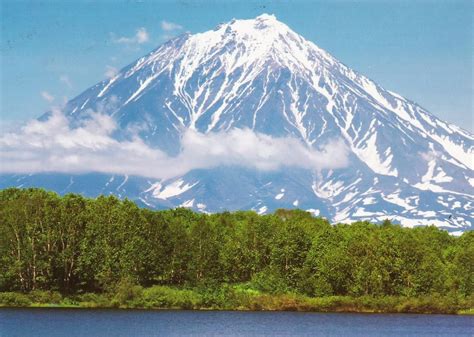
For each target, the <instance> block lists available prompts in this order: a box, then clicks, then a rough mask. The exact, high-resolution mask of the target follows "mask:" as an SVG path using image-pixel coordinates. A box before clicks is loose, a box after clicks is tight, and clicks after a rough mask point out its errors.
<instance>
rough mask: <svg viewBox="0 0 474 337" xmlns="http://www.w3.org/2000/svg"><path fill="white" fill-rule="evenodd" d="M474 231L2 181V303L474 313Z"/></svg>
mask: <svg viewBox="0 0 474 337" xmlns="http://www.w3.org/2000/svg"><path fill="white" fill-rule="evenodd" d="M473 275H474V233H473V232H472V231H468V232H465V233H464V234H463V235H462V236H460V237H454V236H451V235H449V234H448V233H447V232H446V231H443V230H440V229H437V228H436V227H434V226H428V227H414V228H404V227H401V226H398V225H394V224H392V223H391V222H390V221H388V220H386V221H384V222H383V223H382V224H380V225H377V224H371V223H369V222H356V223H353V224H350V225H348V224H335V225H331V224H330V223H329V222H328V221H327V220H326V219H324V218H317V217H313V216H312V215H311V214H309V213H307V212H305V211H302V210H284V209H279V210H277V211H275V212H274V213H273V214H269V215H258V214H256V213H255V212H253V211H237V212H223V213H219V214H203V213H196V212H193V211H191V210H189V209H185V208H178V209H170V210H160V211H155V210H150V209H146V208H140V207H138V206H137V205H136V204H135V203H133V202H132V201H130V200H120V199H118V198H117V197H115V196H99V197H98V198H95V199H91V198H85V197H82V196H81V195H78V194H67V195H64V196H60V195H58V194H56V193H53V192H48V191H45V190H42V189H17V188H9V189H5V190H2V191H0V305H1V306H34V305H45V306H51V305H52V306H54V305H57V306H61V305H62V306H78V307H81V306H85V307H91V306H92V307H120V308H154V309H159V308H181V309H183V308H184V309H240V310H314V311H370V312H372V311H374V312H449V313H457V312H467V313H472V308H473V307H474V306H473V302H474V300H473Z"/></svg>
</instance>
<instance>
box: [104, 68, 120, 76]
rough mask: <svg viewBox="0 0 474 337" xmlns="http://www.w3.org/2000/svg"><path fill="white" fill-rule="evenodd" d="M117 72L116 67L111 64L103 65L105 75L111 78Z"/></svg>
mask: <svg viewBox="0 0 474 337" xmlns="http://www.w3.org/2000/svg"><path fill="white" fill-rule="evenodd" d="M117 73H118V69H117V68H115V67H113V66H109V65H107V66H105V73H104V75H105V77H107V78H112V77H114V76H115V75H117Z"/></svg>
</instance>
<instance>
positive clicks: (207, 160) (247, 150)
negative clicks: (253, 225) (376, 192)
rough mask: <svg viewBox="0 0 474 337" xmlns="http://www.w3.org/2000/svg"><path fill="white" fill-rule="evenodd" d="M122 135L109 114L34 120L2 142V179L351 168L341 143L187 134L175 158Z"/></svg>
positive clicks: (242, 132)
mask: <svg viewBox="0 0 474 337" xmlns="http://www.w3.org/2000/svg"><path fill="white" fill-rule="evenodd" d="M116 129H117V124H116V123H115V121H114V120H113V118H111V117H110V116H108V115H105V114H100V113H96V112H91V114H90V116H89V118H88V119H86V120H84V121H83V122H82V124H81V125H79V126H76V127H72V126H71V125H70V123H69V121H68V119H67V118H66V117H65V116H64V115H63V114H62V113H61V112H60V111H54V112H53V114H52V115H51V116H50V118H49V119H47V120H45V121H38V120H34V121H31V122H29V123H28V124H26V125H25V126H24V127H23V128H22V129H21V130H19V131H18V132H15V133H7V134H4V135H2V136H0V173H39V172H60V173H73V174H79V173H86V172H100V173H109V174H127V175H136V176H143V177H149V178H157V179H168V178H173V177H177V176H180V175H183V174H186V173H187V172H189V171H191V170H193V169H206V168H212V167H217V166H222V165H237V166H243V167H248V168H253V169H257V170H262V171H272V170H278V169H281V168H284V167H299V168H305V169H310V170H321V169H334V168H341V167H344V166H346V165H347V163H348V149H347V147H346V146H345V145H344V143H343V142H342V141H340V140H338V141H332V142H329V143H327V144H326V145H325V146H323V147H322V148H321V149H320V150H316V149H312V148H309V147H307V146H306V145H305V144H303V143H302V142H300V141H299V140H298V139H296V138H291V137H281V138H276V137H271V136H269V135H264V134H261V133H256V132H254V131H252V130H249V129H233V130H230V131H228V132H215V133H207V134H203V133H199V132H197V131H194V130H186V131H184V133H183V136H182V138H181V152H180V153H179V154H178V155H177V156H169V155H167V154H166V153H165V152H163V151H161V150H159V149H156V148H152V147H150V146H149V145H147V144H145V143H144V142H143V140H142V139H141V138H139V137H138V136H136V135H131V136H130V139H129V140H121V141H118V140H116V139H114V138H113V137H112V133H113V132H114V131H115V130H116Z"/></svg>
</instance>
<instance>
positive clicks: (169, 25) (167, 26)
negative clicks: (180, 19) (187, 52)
mask: <svg viewBox="0 0 474 337" xmlns="http://www.w3.org/2000/svg"><path fill="white" fill-rule="evenodd" d="M161 29H163V30H164V31H166V32H169V31H173V30H181V29H183V26H181V25H179V24H177V23H174V22H169V21H166V20H163V21H161Z"/></svg>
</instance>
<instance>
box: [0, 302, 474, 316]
mask: <svg viewBox="0 0 474 337" xmlns="http://www.w3.org/2000/svg"><path fill="white" fill-rule="evenodd" d="M3 309H14V310H17V309H18V310H30V309H33V310H36V309H38V310H41V309H46V310H65V311H67V310H71V311H72V310H77V311H89V310H90V311H121V312H125V311H132V312H133V311H135V312H140V311H145V312H165V311H170V312H239V313H240V312H242V313H247V312H248V313H278V312H281V313H284V312H297V313H309V314H360V315H449V316H474V309H468V310H460V311H459V312H455V313H452V312H397V311H369V310H366V311H364V310H362V311H344V310H341V311H337V310H336V311H312V310H278V309H262V310H253V309H238V308H236V309H215V308H197V309H180V308H131V307H87V306H80V305H76V306H73V305H54V304H41V305H31V306H26V307H25V306H23V307H20V306H5V305H0V311H1V310H3Z"/></svg>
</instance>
